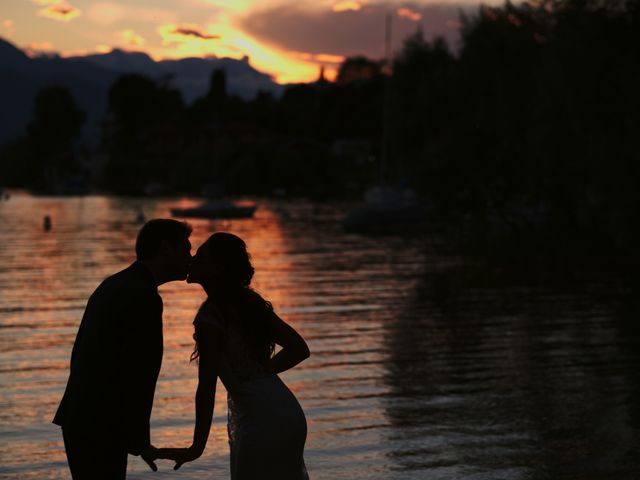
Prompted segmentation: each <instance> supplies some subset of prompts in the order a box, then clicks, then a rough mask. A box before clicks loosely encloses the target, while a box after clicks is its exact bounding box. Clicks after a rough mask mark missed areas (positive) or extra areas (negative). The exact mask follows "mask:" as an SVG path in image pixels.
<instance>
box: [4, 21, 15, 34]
mask: <svg viewBox="0 0 640 480" xmlns="http://www.w3.org/2000/svg"><path fill="white" fill-rule="evenodd" d="M2 29H3V30H4V35H6V36H7V37H10V36H11V35H13V34H14V33H15V31H16V27H15V26H14V25H13V20H4V21H3V22H2Z"/></svg>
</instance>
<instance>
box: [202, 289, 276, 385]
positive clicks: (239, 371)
mask: <svg viewBox="0 0 640 480" xmlns="http://www.w3.org/2000/svg"><path fill="white" fill-rule="evenodd" d="M242 320H243V319H242V318H240V315H239V313H238V312H237V311H236V310H235V309H234V308H233V307H231V306H228V305H219V304H216V303H214V302H213V301H211V300H207V301H205V302H204V303H203V304H202V306H201V307H200V310H199V311H198V313H197V315H196V318H195V320H194V321H193V323H194V325H196V326H197V325H198V324H206V325H210V326H211V327H213V330H214V331H215V333H216V335H217V336H218V338H217V339H216V340H217V342H216V343H217V345H218V347H219V352H217V355H218V376H219V377H220V380H221V381H222V383H223V384H224V386H225V388H226V389H227V391H228V392H229V393H230V394H233V391H234V390H235V389H236V388H237V387H239V386H240V385H242V384H243V383H245V382H247V381H249V380H254V379H258V378H262V377H265V376H268V375H273V371H272V370H271V368H270V366H269V364H268V362H261V361H260V360H259V359H258V356H257V355H256V353H255V351H254V349H253V348H252V346H251V343H250V339H249V338H247V335H246V334H245V333H244V332H243V329H242Z"/></svg>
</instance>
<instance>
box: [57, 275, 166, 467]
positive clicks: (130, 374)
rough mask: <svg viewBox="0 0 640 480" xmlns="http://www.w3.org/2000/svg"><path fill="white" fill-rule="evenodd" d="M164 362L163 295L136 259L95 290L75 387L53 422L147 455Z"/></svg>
mask: <svg viewBox="0 0 640 480" xmlns="http://www.w3.org/2000/svg"><path fill="white" fill-rule="evenodd" d="M161 362H162V299H161V298H160V296H159V295H158V290H157V287H156V284H155V281H154V279H153V277H152V275H151V272H150V271H149V270H148V269H147V267H145V266H144V265H143V264H141V263H138V262H135V263H133V264H132V265H131V266H129V267H128V268H126V269H125V270H123V271H121V272H119V273H116V274H115V275H112V276H111V277H109V278H107V279H106V280H105V281H103V282H102V283H101V284H100V286H99V287H98V288H97V289H96V290H95V292H93V294H92V295H91V297H90V298H89V302H88V303H87V307H86V309H85V312H84V316H83V317H82V322H81V323H80V328H79V330H78V334H77V336H76V340H75V343H74V345H73V351H72V354H71V372H70V375H69V380H68V382H67V388H66V390H65V392H64V396H63V397H62V401H61V402H60V406H59V407H58V412H57V413H56V416H55V418H54V419H53V423H55V424H57V425H60V426H61V427H63V428H64V429H65V431H67V429H68V431H73V430H74V429H75V430H78V429H81V430H82V431H83V432H85V433H86V432H89V433H91V434H92V435H93V434H94V433H95V435H100V436H109V437H110V438H114V439H116V441H121V442H122V443H121V444H122V445H123V446H125V447H126V449H127V451H128V452H129V453H131V454H133V455H139V454H140V452H141V450H142V449H143V448H144V447H146V446H148V445H149V444H150V438H149V418H150V417H151V408H152V406H153V394H154V391H155V387H156V381H157V379H158V374H159V372H160V364H161Z"/></svg>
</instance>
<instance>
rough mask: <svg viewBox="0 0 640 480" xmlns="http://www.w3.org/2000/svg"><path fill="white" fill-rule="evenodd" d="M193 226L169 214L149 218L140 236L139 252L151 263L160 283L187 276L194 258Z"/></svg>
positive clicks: (137, 252)
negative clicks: (170, 216) (190, 238)
mask: <svg viewBox="0 0 640 480" xmlns="http://www.w3.org/2000/svg"><path fill="white" fill-rule="evenodd" d="M191 230H192V229H191V226H190V225H189V224H188V223H185V222H178V221H177V220H171V219H168V218H155V219H153V220H149V221H148V222H147V223H145V224H144V226H143V227H142V228H141V229H140V232H139V233H138V239H137V240H136V256H137V259H138V261H139V262H142V263H144V264H145V265H147V266H148V267H149V268H150V269H151V271H152V272H153V274H154V276H155V277H156V282H157V283H158V284H161V283H165V282H171V281H173V280H184V279H185V278H187V272H188V269H189V262H190V261H191V242H189V236H190V235H191Z"/></svg>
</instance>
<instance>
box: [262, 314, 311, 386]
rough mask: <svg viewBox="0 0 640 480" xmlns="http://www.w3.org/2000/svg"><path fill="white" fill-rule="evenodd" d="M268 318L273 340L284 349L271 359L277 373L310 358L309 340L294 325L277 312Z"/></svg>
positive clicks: (272, 366)
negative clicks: (306, 340) (286, 321)
mask: <svg viewBox="0 0 640 480" xmlns="http://www.w3.org/2000/svg"><path fill="white" fill-rule="evenodd" d="M268 318H269V324H270V327H271V332H272V335H273V340H274V342H275V343H277V344H278V345H280V346H281V347H282V350H280V351H279V352H278V353H277V354H276V355H275V356H274V357H273V358H272V359H271V368H272V369H273V371H274V372H275V373H280V372H284V371H286V370H289V369H290V368H293V367H295V366H296V365H298V364H299V363H300V362H302V361H303V360H304V359H306V358H309V355H311V352H310V351H309V347H308V346H307V342H305V341H304V338H302V337H301V336H300V334H299V333H298V332H296V331H295V330H294V328H293V327H291V326H290V325H288V324H287V323H285V322H284V321H283V320H282V319H281V318H280V317H278V315H276V314H275V312H273V313H271V314H270V315H269V317H268Z"/></svg>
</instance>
